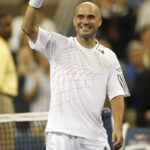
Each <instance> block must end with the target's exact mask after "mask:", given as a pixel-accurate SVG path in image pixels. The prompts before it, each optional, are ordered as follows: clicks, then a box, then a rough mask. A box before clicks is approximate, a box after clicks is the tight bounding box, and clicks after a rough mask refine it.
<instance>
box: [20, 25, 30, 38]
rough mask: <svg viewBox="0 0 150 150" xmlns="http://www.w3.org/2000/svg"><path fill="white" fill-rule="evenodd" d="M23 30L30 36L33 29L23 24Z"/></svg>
mask: <svg viewBox="0 0 150 150" xmlns="http://www.w3.org/2000/svg"><path fill="white" fill-rule="evenodd" d="M22 31H23V32H24V33H25V34H26V35H28V36H30V35H31V31H30V30H29V29H28V28H27V27H25V26H24V25H23V26H22Z"/></svg>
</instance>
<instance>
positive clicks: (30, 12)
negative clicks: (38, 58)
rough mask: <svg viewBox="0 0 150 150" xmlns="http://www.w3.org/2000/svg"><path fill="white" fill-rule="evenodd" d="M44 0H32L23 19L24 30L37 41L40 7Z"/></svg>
mask: <svg viewBox="0 0 150 150" xmlns="http://www.w3.org/2000/svg"><path fill="white" fill-rule="evenodd" d="M42 2H43V0H30V2H29V6H28V8H27V10H26V13H25V17H24V20H23V25H22V30H23V32H24V33H25V34H27V35H28V36H29V37H30V39H31V40H32V41H33V42H34V43H35V42H36V40H37V36H38V31H39V25H38V21H37V18H38V8H40V7H41V4H42Z"/></svg>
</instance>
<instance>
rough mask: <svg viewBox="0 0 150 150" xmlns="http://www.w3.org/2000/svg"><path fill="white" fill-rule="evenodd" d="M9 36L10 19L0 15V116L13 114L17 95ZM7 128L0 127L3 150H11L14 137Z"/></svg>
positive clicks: (0, 144) (0, 140)
mask: <svg viewBox="0 0 150 150" xmlns="http://www.w3.org/2000/svg"><path fill="white" fill-rule="evenodd" d="M10 36H11V17H10V16H9V15H8V14H5V13H0V64H1V67H0V114H8V113H14V106H13V97H14V96H16V95H17V74H16V69H15V65H14V62H13V58H12V55H11V52H10V50H9V47H8V39H9V38H10ZM2 125H3V124H1V125H0V126H2ZM9 127H10V129H9V130H8V124H7V126H6V128H7V129H5V128H4V125H3V126H2V127H0V146H1V148H2V149H5V150H13V138H14V137H13V133H12V134H11V131H12V132H13V125H12V124H11V125H10V126H9ZM4 130H5V131H6V132H4ZM7 132H8V133H7ZM9 132H10V133H9ZM10 136H11V137H10ZM9 138H10V139H9ZM1 148H0V149H1Z"/></svg>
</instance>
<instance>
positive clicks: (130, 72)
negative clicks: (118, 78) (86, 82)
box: [123, 40, 144, 126]
mask: <svg viewBox="0 0 150 150" xmlns="http://www.w3.org/2000/svg"><path fill="white" fill-rule="evenodd" d="M143 54H144V49H143V46H142V43H141V42H140V41H138V40H132V41H131V42H130V43H129V44H128V46H127V58H128V64H127V65H126V67H124V69H123V71H124V75H125V79H126V81H127V84H128V87H129V90H130V92H131V96H130V97H128V98H127V99H128V100H127V101H125V102H126V112H125V118H124V119H125V120H124V121H126V122H129V123H130V124H131V126H136V117H137V111H138V105H139V98H138V96H137V95H136V94H135V81H136V78H137V76H138V75H139V74H141V73H142V72H143V70H144V62H143Z"/></svg>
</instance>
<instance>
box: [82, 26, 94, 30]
mask: <svg viewBox="0 0 150 150" xmlns="http://www.w3.org/2000/svg"><path fill="white" fill-rule="evenodd" d="M91 28H92V27H91V26H89V25H86V26H84V25H83V26H80V29H81V30H90V29H91Z"/></svg>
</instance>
